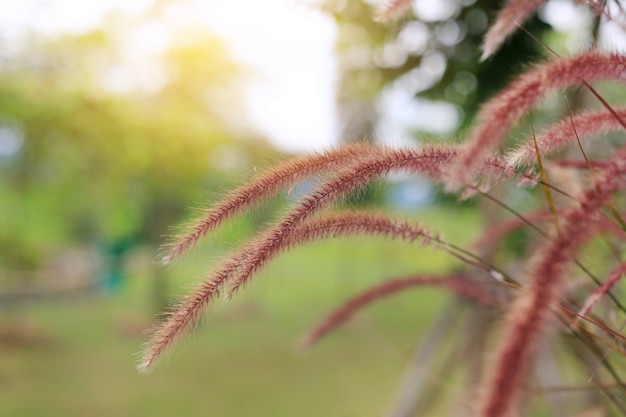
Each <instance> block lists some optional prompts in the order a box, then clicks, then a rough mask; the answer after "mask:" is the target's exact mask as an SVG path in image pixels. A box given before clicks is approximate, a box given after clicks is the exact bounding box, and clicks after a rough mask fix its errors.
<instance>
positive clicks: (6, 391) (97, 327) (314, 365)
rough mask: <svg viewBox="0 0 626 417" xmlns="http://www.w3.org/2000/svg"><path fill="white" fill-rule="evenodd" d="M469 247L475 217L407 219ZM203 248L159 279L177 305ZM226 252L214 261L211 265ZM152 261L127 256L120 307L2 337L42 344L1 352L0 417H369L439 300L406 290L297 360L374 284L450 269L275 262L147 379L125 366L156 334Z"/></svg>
mask: <svg viewBox="0 0 626 417" xmlns="http://www.w3.org/2000/svg"><path fill="white" fill-rule="evenodd" d="M415 217H416V218H417V219H419V220H421V221H423V222H424V224H427V225H431V226H432V227H433V228H434V229H438V230H440V231H442V232H443V236H444V238H445V239H447V240H449V241H451V242H454V243H461V244H463V243H467V242H468V241H469V239H470V238H471V236H472V235H473V233H472V230H475V227H473V226H472V225H474V226H475V225H476V224H477V221H478V220H477V218H476V217H475V214H474V212H472V211H471V210H465V211H462V210H459V209H454V210H453V211H452V210H448V209H444V208H437V209H430V210H428V211H425V212H422V213H419V214H418V215H416V216H415ZM215 245H216V244H215V243H211V242H209V243H208V244H206V245H203V247H201V248H199V249H198V251H196V254H195V255H193V256H189V257H188V258H186V259H184V260H182V261H181V262H180V263H179V264H178V265H176V266H174V267H171V268H170V269H168V270H167V279H168V286H169V287H170V288H171V290H172V292H176V293H177V294H180V293H182V292H184V290H185V288H188V287H189V286H190V285H192V284H193V282H195V278H196V277H197V276H198V275H200V274H201V272H202V271H204V270H206V259H204V258H205V257H208V255H210V254H211V253H214V252H216V246H215ZM221 251H222V249H219V252H221ZM153 253H154V252H153V250H152V249H150V250H146V251H145V253H144V254H138V255H137V256H135V259H134V261H133V265H132V268H131V269H132V277H131V279H130V280H129V282H128V283H127V284H128V285H127V286H126V287H125V288H124V291H123V293H122V294H121V295H115V296H86V297H83V298H77V299H76V300H72V301H70V302H67V301H64V302H47V303H39V304H32V305H29V306H26V307H24V308H22V309H21V310H19V311H14V312H9V313H8V315H7V314H5V313H3V315H4V319H3V320H2V322H1V323H0V324H4V325H7V324H8V323H10V322H11V321H13V320H19V321H20V322H22V323H27V324H28V325H29V326H31V327H32V328H34V329H35V330H34V331H35V332H36V333H38V334H39V335H40V336H41V338H42V340H41V341H39V342H38V343H34V344H32V345H30V346H19V347H18V346H13V347H10V346H7V345H1V346H0V416H20V417H29V416H32V417H39V416H46V417H48V416H50V417H53V416H63V417H73V416H93V417H97V416H107V417H108V416H119V417H124V416H129V417H130V416H133V417H135V416H157V417H158V416H207V415H215V416H229V417H235V416H252V415H254V416H272V417H273V416H278V415H298V416H301V417H306V416H366V415H369V416H377V415H381V414H382V413H384V411H385V410H386V409H387V408H388V407H389V405H390V404H391V402H392V400H393V399H394V396H395V392H396V389H397V388H398V385H399V383H400V381H401V379H402V376H403V373H404V371H405V368H406V365H407V362H408V360H409V358H410V355H411V353H412V349H413V348H414V346H415V344H416V343H417V341H418V340H419V335H420V332H421V331H422V329H423V328H424V326H426V325H427V324H428V323H429V322H430V321H431V320H432V319H433V317H435V316H436V315H437V314H438V312H439V310H440V308H441V305H442V302H443V301H444V300H445V299H446V295H445V294H443V293H441V292H440V291H439V290H434V289H425V290H419V291H418V290H413V291H409V292H406V293H404V294H401V295H399V296H395V297H392V298H390V299H388V300H384V301H381V302H379V303H378V304H376V305H374V306H372V307H370V308H368V309H367V310H365V311H364V312H362V313H361V314H359V315H358V316H357V317H356V318H355V319H354V320H352V321H351V322H350V323H349V324H348V325H347V326H345V327H343V328H341V329H340V330H339V331H338V332H336V333H334V334H332V335H331V336H330V337H329V338H328V339H326V340H323V341H322V342H321V343H320V345H318V346H316V347H314V348H313V349H312V350H311V351H308V352H304V353H302V352H298V351H297V349H295V348H294V346H295V344H296V342H297V341H298V339H299V338H300V337H301V336H302V335H303V334H304V333H305V332H306V331H307V329H309V328H310V327H311V326H312V325H313V324H314V323H315V322H316V320H318V319H319V318H321V317H322V316H323V315H324V314H325V313H327V312H328V311H329V310H331V309H332V308H333V307H335V306H336V305H337V304H338V303H340V302H341V301H342V300H344V299H345V298H346V297H347V296H349V295H352V294H354V293H356V292H359V291H360V290H363V289H364V288H366V287H368V286H369V285H371V284H373V283H376V282H379V281H380V280H382V279H384V278H391V277H396V276H403V275H406V274H410V273H414V272H420V273H429V272H442V271H446V270H449V269H450V268H452V267H454V263H453V261H451V258H450V257H449V256H447V255H445V254H442V253H438V252H434V251H432V250H430V249H427V248H423V247H420V246H417V245H414V246H407V245H405V244H403V243H401V242H389V241H385V240H381V239H376V238H356V239H350V240H348V239H341V240H336V241H329V242H320V243H316V244H312V245H308V246H306V247H303V248H298V249H296V250H294V251H292V252H291V253H289V254H286V255H283V256H282V257H280V258H279V259H277V260H276V261H275V262H273V263H272V264H271V265H269V266H268V267H267V268H266V269H265V270H264V271H263V272H262V273H261V274H260V275H258V276H257V277H255V279H253V280H252V282H251V284H250V285H249V286H248V287H247V288H246V289H244V290H243V291H242V292H241V293H240V294H239V295H238V296H237V297H235V298H234V299H233V300H232V301H230V302H228V303H226V302H218V303H217V305H215V306H214V307H212V308H211V312H210V314H209V316H210V319H209V320H207V322H206V323H204V325H202V326H201V327H200V329H199V330H198V331H197V332H196V334H195V335H194V336H193V337H191V338H190V340H187V341H185V342H184V343H182V344H180V345H179V347H178V348H177V349H176V350H175V352H174V353H173V354H172V355H170V357H169V359H168V360H166V361H163V363H162V364H161V365H160V366H158V367H157V368H156V369H155V370H154V371H153V372H152V373H151V374H149V375H138V374H137V373H136V371H135V368H134V361H135V358H136V357H135V355H136V354H137V352H138V351H139V350H140V347H141V344H142V343H143V342H145V340H146V337H145V336H143V335H141V334H140V332H141V331H142V330H143V329H144V328H145V327H146V326H148V325H149V323H150V322H151V321H152V313H151V299H150V293H151V291H152V289H151V288H152V286H151V282H150V279H151V276H152V274H151V271H154V268H155V267H154V265H153V264H152V263H151V261H152V258H153Z"/></svg>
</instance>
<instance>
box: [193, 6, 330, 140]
mask: <svg viewBox="0 0 626 417" xmlns="http://www.w3.org/2000/svg"><path fill="white" fill-rule="evenodd" d="M194 4H195V7H196V8H197V10H198V12H199V13H198V15H199V16H202V20H203V21H204V22H206V24H207V26H209V27H211V28H214V29H215V31H216V32H217V33H218V34H219V35H220V36H222V37H223V38H224V39H226V40H227V41H228V44H229V46H230V47H231V52H232V53H233V54H234V56H235V58H236V59H237V60H238V61H239V62H242V63H243V64H244V65H250V66H252V67H254V68H255V69H257V71H258V76H257V77H255V79H254V80H253V81H252V82H251V85H250V89H249V92H250V94H249V97H248V100H247V104H248V110H249V113H250V117H251V119H252V122H253V123H254V124H255V125H257V126H259V127H260V128H261V129H262V130H263V131H265V132H268V133H270V134H271V139H272V140H273V142H274V144H276V145H278V146H279V147H280V148H281V149H284V150H288V151H294V152H302V151H310V150H319V149H322V148H327V147H329V146H331V145H333V144H335V143H336V142H337V137H338V128H337V120H336V116H335V114H336V111H335V98H334V92H335V79H336V68H335V57H334V55H333V50H334V42H335V37H336V28H335V25H334V23H333V22H332V21H331V19H330V18H329V17H328V16H326V15H324V14H322V13H321V12H319V11H317V10H314V9H313V8H311V7H307V6H306V5H304V4H302V3H299V2H296V1H294V0H266V1H263V2H255V1H249V0H230V1H228V2H224V1H215V0H214V1H206V0H204V1H202V0H194ZM209 11H211V12H209Z"/></svg>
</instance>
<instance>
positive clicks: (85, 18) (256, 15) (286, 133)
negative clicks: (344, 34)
mask: <svg viewBox="0 0 626 417" xmlns="http://www.w3.org/2000/svg"><path fill="white" fill-rule="evenodd" d="M152 3H153V1H152V0H108V1H106V2H96V1H84V0H0V35H1V36H2V37H3V38H4V39H6V42H5V44H6V45H7V46H9V47H10V46H11V45H15V44H17V43H18V41H19V39H20V37H21V36H24V34H25V33H27V32H28V31H35V32H38V33H42V34H44V35H48V36H52V37H54V36H59V35H62V34H65V33H81V32H86V31H89V30H91V29H93V28H95V27H97V26H98V24H99V23H100V22H101V21H102V19H103V18H105V17H106V16H107V15H108V14H110V13H112V12H115V13H121V14H123V15H124V16H128V17H130V18H132V17H140V16H142V15H143V14H145V13H146V12H147V11H148V10H149V9H150V6H151V5H152ZM163 15H164V16H161V18H160V19H159V20H157V21H153V20H151V23H148V24H144V25H140V26H139V27H137V28H135V29H134V30H133V31H132V34H133V36H132V37H130V38H129V39H128V41H127V42H125V48H124V49H125V53H124V56H125V57H126V59H125V61H126V62H125V63H124V64H121V65H119V66H117V67H115V68H112V69H111V70H110V71H108V72H107V73H106V74H104V75H103V83H104V85H105V86H107V87H108V88H110V89H111V90H113V91H117V92H124V91H127V90H132V89H133V88H139V89H150V88H154V87H156V88H158V86H159V83H160V82H161V81H162V80H161V78H162V74H161V73H159V70H158V65H152V64H151V58H152V57H154V56H156V55H158V54H159V53H162V52H164V50H166V49H167V47H168V46H169V42H170V39H169V37H168V36H167V32H168V31H169V32H173V31H176V30H180V29H184V28H185V27H186V26H188V25H190V24H201V25H202V26H203V27H206V29H207V30H208V31H210V32H213V33H215V34H216V35H217V36H219V37H220V38H222V39H223V40H225V41H226V42H227V45H228V47H229V49H230V51H231V53H232V55H233V56H234V58H235V60H236V61H238V62H240V63H241V64H243V65H245V66H246V67H248V68H251V69H252V70H253V72H254V74H253V76H252V77H250V78H251V80H250V81H249V82H248V83H247V84H246V86H245V91H244V94H245V105H246V107H247V111H248V117H247V118H246V119H247V120H248V121H249V122H250V123H251V124H252V127H253V128H256V129H258V130H260V131H261V133H263V134H264V135H266V136H268V138H269V139H270V141H271V143H272V144H274V145H275V146H277V147H279V148H280V149H282V150H285V151H293V152H303V151H310V150H318V149H321V148H325V147H328V146H330V145H332V144H334V143H336V140H337V130H338V129H337V128H336V125H337V121H336V116H335V104H334V83H335V78H336V74H335V73H336V71H335V66H334V65H335V61H334V58H333V49H334V41H335V35H336V29H335V25H334V22H333V21H332V20H331V19H330V18H329V17H328V16H326V15H324V14H322V13H321V12H319V11H317V10H315V9H314V8H313V7H310V6H307V5H306V4H305V3H304V2H302V1H297V0H264V1H255V0H228V1H226V0H186V1H184V0H183V1H178V2H172V4H171V5H169V6H168V7H167V8H166V9H165V12H164V13H163ZM163 27H166V29H167V30H166V31H163V30H161V29H162V28H163ZM123 52H124V51H123ZM5 53H6V52H5Z"/></svg>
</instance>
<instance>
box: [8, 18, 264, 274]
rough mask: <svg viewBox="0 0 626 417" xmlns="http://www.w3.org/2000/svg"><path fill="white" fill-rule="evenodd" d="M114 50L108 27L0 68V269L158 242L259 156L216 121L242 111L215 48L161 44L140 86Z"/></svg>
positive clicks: (258, 148)
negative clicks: (72, 250) (83, 246)
mask: <svg viewBox="0 0 626 417" xmlns="http://www.w3.org/2000/svg"><path fill="white" fill-rule="evenodd" d="M124 46H125V39H124V33H120V32H119V31H118V30H116V29H115V28H114V27H113V28H108V29H107V30H100V31H95V32H92V33H87V34H83V35H79V36H68V37H64V38H61V39H57V40H46V39H39V38H33V39H31V41H30V43H29V44H28V45H26V46H25V47H24V48H23V49H22V51H23V52H22V53H21V54H19V55H15V56H11V57H10V58H5V59H4V60H3V61H2V62H1V63H0V194H2V196H3V197H2V198H0V213H2V215H0V253H2V254H3V255H2V257H1V259H0V266H3V267H10V268H19V269H21V268H32V267H36V266H38V265H39V264H40V263H41V262H42V260H44V259H45V258H46V257H47V256H48V255H49V254H50V253H51V252H54V251H57V250H59V248H62V247H64V246H69V245H75V244H78V243H84V242H92V243H95V242H101V243H102V244H104V245H105V246H107V245H108V246H111V247H115V248H118V247H119V246H120V245H119V243H120V242H126V243H128V242H139V241H159V242H160V241H161V240H162V237H161V236H162V235H163V233H164V231H165V230H167V225H170V224H175V223H176V222H178V221H179V220H177V219H176V217H179V216H180V215H181V212H182V211H183V210H184V209H185V208H186V207H187V206H188V205H189V204H190V202H195V201H202V200H204V199H205V198H204V197H205V193H206V190H208V189H215V188H216V187H218V186H219V185H222V184H223V183H224V181H225V180H226V179H227V178H229V177H231V176H232V175H241V174H242V173H243V172H246V171H247V170H249V169H251V168H252V164H253V162H254V160H256V159H257V158H258V157H259V155H261V154H263V155H265V156H266V155H267V154H268V153H271V151H269V149H268V147H267V146H266V145H265V144H264V142H263V141H259V140H254V139H259V138H255V137H253V136H254V134H253V133H251V132H246V131H244V130H242V129H241V128H238V129H234V128H233V125H231V124H229V121H228V120H225V119H224V118H223V117H222V116H223V115H224V114H225V113H230V114H237V115H238V116H240V115H241V113H242V111H241V108H240V107H239V106H240V102H239V101H238V99H237V94H238V93H237V92H238V88H237V81H239V80H240V76H241V73H240V72H239V71H238V68H237V67H236V65H235V64H234V63H233V61H232V60H231V59H230V57H229V56H228V53H227V51H226V50H225V48H224V47H223V45H222V44H221V43H220V41H218V40H217V39H215V38H214V37H211V36H210V35H208V34H202V35H198V34H196V36H194V37H193V38H192V40H191V41H190V40H186V41H184V42H180V43H173V44H172V45H171V46H170V47H169V48H168V50H167V51H166V52H165V54H164V56H163V57H160V59H154V60H153V61H150V62H149V63H147V67H148V70H150V71H146V73H145V74H143V73H142V74H140V77H139V78H140V80H139V81H140V88H133V87H132V83H130V84H129V81H128V77H130V76H132V71H131V69H129V67H128V64H127V63H125V62H124V59H123V55H124V50H123V47H124ZM142 68H143V67H142ZM131 81H132V80H131ZM124 83H126V84H129V85H130V87H128V86H125V84H124ZM116 89H117V90H119V91H115V90H116Z"/></svg>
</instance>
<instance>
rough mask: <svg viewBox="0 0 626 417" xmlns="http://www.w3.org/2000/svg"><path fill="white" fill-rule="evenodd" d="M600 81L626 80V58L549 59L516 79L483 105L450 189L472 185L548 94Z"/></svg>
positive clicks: (612, 55) (584, 55) (586, 54)
mask: <svg viewBox="0 0 626 417" xmlns="http://www.w3.org/2000/svg"><path fill="white" fill-rule="evenodd" d="M598 80H615V81H622V82H623V81H626V57H624V56H623V55H621V54H615V53H605V52H599V51H588V52H584V53H582V54H579V55H576V56H572V57H568V58H562V59H553V60H550V61H548V62H545V63H542V64H540V65H537V66H535V67H534V68H532V69H530V70H529V71H526V72H525V73H523V74H522V75H520V76H519V77H517V78H516V79H515V80H514V81H513V82H512V83H511V84H510V85H509V86H508V87H507V88H506V89H504V90H503V91H501V92H500V93H498V94H496V96H495V97H493V98H492V99H491V100H489V101H488V102H487V103H485V104H484V105H483V106H482V108H481V110H480V112H479V114H478V124H477V125H476V127H475V128H474V129H473V130H472V132H471V133H470V137H469V140H468V141H467V142H465V145H464V147H463V149H462V150H461V151H460V152H459V156H458V158H457V160H456V162H455V166H454V167H452V171H453V172H452V176H451V178H450V180H449V181H448V188H450V189H455V188H458V187H460V186H462V185H464V184H466V183H469V182H470V179H471V177H472V176H473V175H474V174H475V171H476V168H477V167H478V166H480V164H481V162H482V161H483V160H484V159H485V157H486V155H489V154H490V153H493V152H494V151H495V150H496V149H497V147H498V146H500V145H501V144H502V142H503V140H504V137H505V135H506V133H507V132H508V131H509V130H510V129H511V128H512V127H513V125H514V124H516V123H517V122H518V121H519V120H520V119H521V118H522V117H523V116H524V115H526V114H527V113H528V111H529V110H531V109H532V108H533V107H534V106H535V105H536V104H537V103H538V102H539V100H541V99H542V98H544V97H545V96H546V94H547V93H548V92H551V91H554V90H557V89H561V88H565V87H571V86H575V85H580V84H583V83H586V82H592V81H598Z"/></svg>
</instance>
